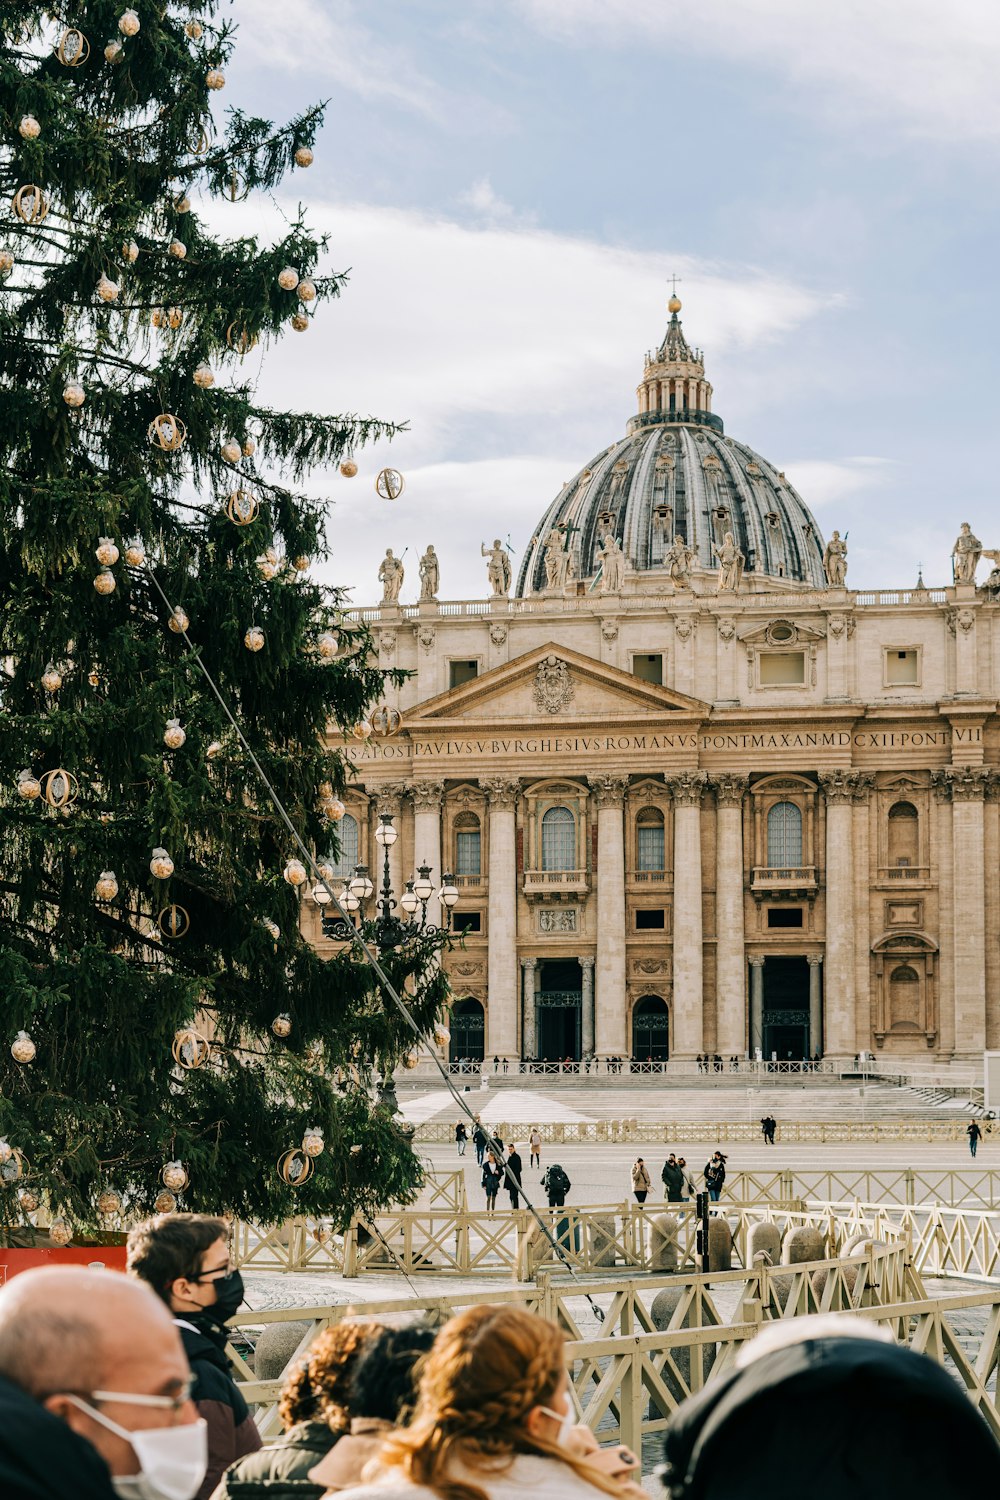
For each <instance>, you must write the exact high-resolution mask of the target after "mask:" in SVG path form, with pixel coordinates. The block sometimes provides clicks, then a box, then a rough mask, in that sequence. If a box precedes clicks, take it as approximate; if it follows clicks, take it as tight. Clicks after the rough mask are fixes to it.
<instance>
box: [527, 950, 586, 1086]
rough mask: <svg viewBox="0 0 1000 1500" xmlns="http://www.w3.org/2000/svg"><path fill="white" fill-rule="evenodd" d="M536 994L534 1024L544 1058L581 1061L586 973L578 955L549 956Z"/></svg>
mask: <svg viewBox="0 0 1000 1500" xmlns="http://www.w3.org/2000/svg"><path fill="white" fill-rule="evenodd" d="M540 968H541V976H540V979H541V987H540V989H539V990H538V993H537V995H536V996H535V1028H536V1034H537V1037H538V1056H539V1058H540V1060H541V1061H542V1062H561V1061H565V1059H566V1058H567V1057H568V1058H570V1059H571V1060H572V1061H573V1062H579V1061H580V1056H581V1034H582V1022H583V976H582V973H581V970H580V964H579V962H578V960H577V959H575V958H547V959H543V960H542V962H541V964H540Z"/></svg>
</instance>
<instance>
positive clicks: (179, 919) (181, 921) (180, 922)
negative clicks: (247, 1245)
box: [156, 902, 191, 1186]
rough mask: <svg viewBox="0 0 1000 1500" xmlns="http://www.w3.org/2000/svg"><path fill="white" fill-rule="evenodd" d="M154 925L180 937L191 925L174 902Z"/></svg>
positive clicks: (167, 933)
mask: <svg viewBox="0 0 1000 1500" xmlns="http://www.w3.org/2000/svg"><path fill="white" fill-rule="evenodd" d="M156 925H157V927H158V928H159V929H160V932H161V933H162V934H163V936H164V937H166V938H182V937H183V936H184V934H185V933H186V932H187V930H188V928H189V927H190V926H191V918H190V917H189V916H188V914H187V912H186V911H185V909H184V907H183V906H178V905H177V904H176V902H173V903H171V905H170V906H165V907H164V908H163V910H162V911H161V912H158V913H157V917H156ZM168 1186H169V1184H168Z"/></svg>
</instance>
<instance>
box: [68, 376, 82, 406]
mask: <svg viewBox="0 0 1000 1500" xmlns="http://www.w3.org/2000/svg"><path fill="white" fill-rule="evenodd" d="M86 399H87V392H86V391H85V390H84V388H83V386H82V385H81V384H80V382H79V381H78V380H69V381H67V382H66V384H65V385H64V386H63V400H64V401H65V403H66V405H67V406H72V407H74V408H75V407H78V406H82V405H83V403H84V402H85V401H86Z"/></svg>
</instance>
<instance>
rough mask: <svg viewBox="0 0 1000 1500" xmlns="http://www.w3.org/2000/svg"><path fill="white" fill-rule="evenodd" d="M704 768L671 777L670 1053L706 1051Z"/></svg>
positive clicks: (686, 1054)
mask: <svg viewBox="0 0 1000 1500" xmlns="http://www.w3.org/2000/svg"><path fill="white" fill-rule="evenodd" d="M705 781H706V776H705V772H704V771H679V772H678V773H677V775H676V776H668V777H667V785H668V787H669V788H670V790H671V792H672V793H673V797H674V920H673V942H674V1014H673V1037H672V1039H671V1051H672V1052H673V1051H675V1049H676V1055H677V1056H678V1057H684V1058H691V1057H695V1056H696V1055H697V1054H698V1053H699V1052H702V1051H704V995H703V990H704V985H703V982H702V966H703V938H702V908H701V901H702V897H701V794H702V791H703V789H704V786H705Z"/></svg>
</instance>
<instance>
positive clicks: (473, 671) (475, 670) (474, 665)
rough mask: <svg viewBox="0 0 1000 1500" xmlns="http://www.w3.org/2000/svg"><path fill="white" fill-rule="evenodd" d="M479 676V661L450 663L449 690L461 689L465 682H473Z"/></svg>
mask: <svg viewBox="0 0 1000 1500" xmlns="http://www.w3.org/2000/svg"><path fill="white" fill-rule="evenodd" d="M478 676H479V663H478V661H450V662H449V663H448V686H449V688H457V687H461V686H462V683H463V682H472V681H474V679H475V678H477V677H478Z"/></svg>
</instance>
